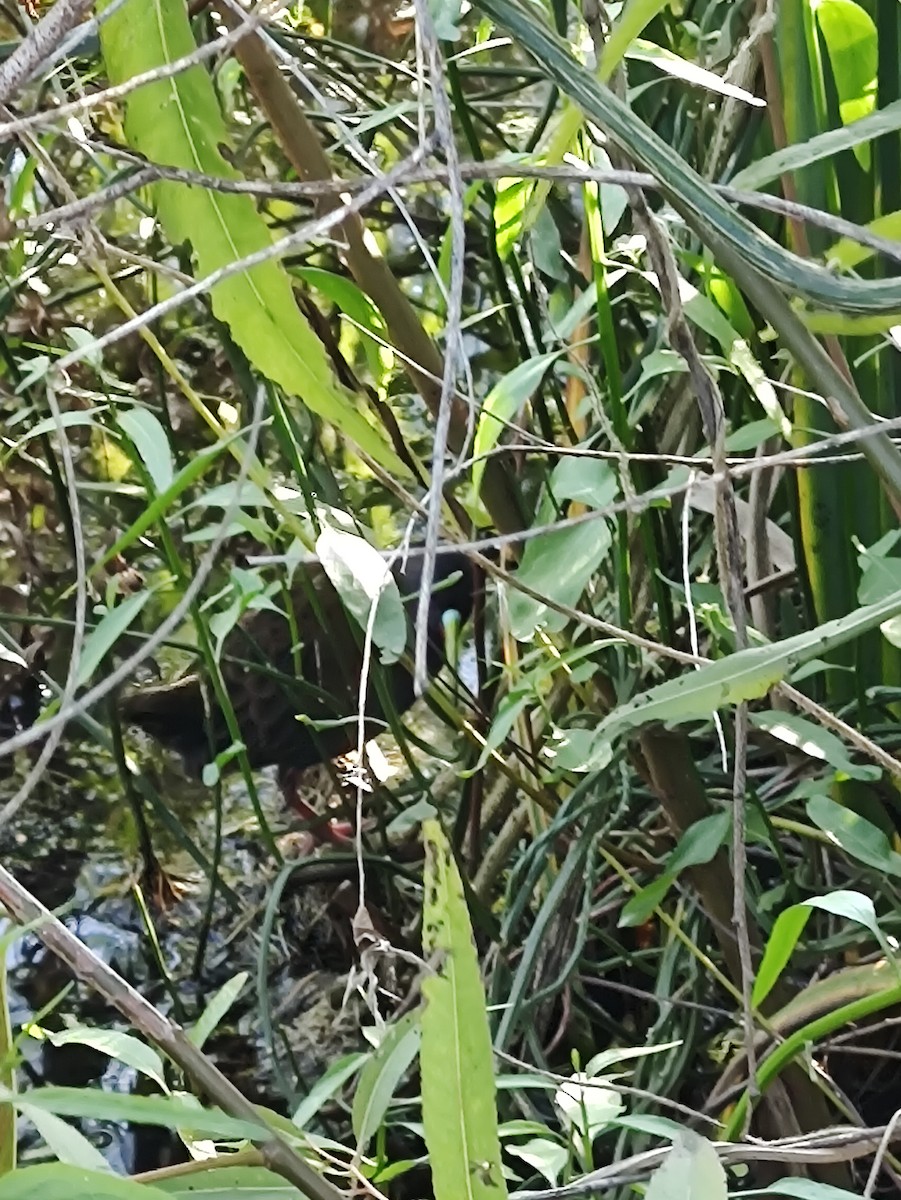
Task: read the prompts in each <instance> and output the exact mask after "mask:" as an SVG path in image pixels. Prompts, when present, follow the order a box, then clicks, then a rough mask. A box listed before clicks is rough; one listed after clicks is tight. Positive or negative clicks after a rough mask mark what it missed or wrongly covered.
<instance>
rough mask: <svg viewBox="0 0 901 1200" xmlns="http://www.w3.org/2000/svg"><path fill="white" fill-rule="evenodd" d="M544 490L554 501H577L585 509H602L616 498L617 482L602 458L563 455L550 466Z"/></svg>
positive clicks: (613, 473) (612, 471) (610, 468)
mask: <svg viewBox="0 0 901 1200" xmlns="http://www.w3.org/2000/svg"><path fill="white" fill-rule="evenodd" d="M548 489H549V491H550V493H551V495H552V496H553V498H554V499H555V500H558V501H559V500H578V501H579V502H580V503H582V504H587V505H588V507H589V508H605V507H606V506H607V505H608V504H612V503H613V501H614V500H615V499H616V495H617V493H618V492H619V481H618V479H617V478H616V474H615V472H614V470H613V468H612V467H611V466H610V464H609V463H608V462H604V460H603V459H598V458H578V457H575V456H573V457H571V458H570V457H568V456H567V457H565V458H563V459H561V461H560V462H559V463H558V464H557V466H556V467H554V470H553V472H552V473H551V479H550V483H549V484H548Z"/></svg>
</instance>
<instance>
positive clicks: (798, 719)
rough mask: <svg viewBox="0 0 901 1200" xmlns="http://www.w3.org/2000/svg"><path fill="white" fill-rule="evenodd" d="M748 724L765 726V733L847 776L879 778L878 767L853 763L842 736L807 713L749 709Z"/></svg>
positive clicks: (763, 727) (760, 727)
mask: <svg viewBox="0 0 901 1200" xmlns="http://www.w3.org/2000/svg"><path fill="white" fill-rule="evenodd" d="M751 724H752V725H756V727H757V728H758V729H765V730H766V731H767V733H769V734H771V735H772V736H773V737H775V738H778V739H779V740H780V741H781V742H785V744H786V745H788V746H794V748H795V749H796V750H800V751H801V753H802V754H807V755H809V756H810V757H811V758H818V759H820V760H821V761H822V762H828V763H829V765H830V766H831V767H834V768H835V769H836V771H840V772H841V773H842V774H843V775H847V776H848V778H849V779H878V778H879V774H880V772H879V768H878V767H876V766H870V765H869V764H866V765H863V766H860V765H858V764H857V763H855V762H854V761H853V760H852V759H851V757H850V755H849V754H848V751H847V749H846V747H845V743H844V742H843V741H842V740H841V738H838V737H836V736H835V734H834V733H830V731H829V730H828V729H824V728H823V727H822V725H817V723H816V722H815V721H810V720H808V719H807V717H802V716H799V715H798V714H797V713H783V712H777V711H775V710H772V711H770V712H756V713H752V714H751Z"/></svg>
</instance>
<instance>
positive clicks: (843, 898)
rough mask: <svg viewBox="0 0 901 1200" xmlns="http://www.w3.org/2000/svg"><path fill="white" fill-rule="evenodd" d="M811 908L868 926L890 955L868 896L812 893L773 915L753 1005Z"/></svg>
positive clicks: (788, 952)
mask: <svg viewBox="0 0 901 1200" xmlns="http://www.w3.org/2000/svg"><path fill="white" fill-rule="evenodd" d="M814 908H819V909H821V910H822V911H823V912H828V913H832V914H833V915H834V916H837V917H845V918H846V920H849V921H855V922H856V923H857V924H858V925H862V926H863V927H864V928H865V929H867V930H869V932H870V933H871V934H872V935H873V937H874V938H875V939H876V941H877V942H878V943H879V945H880V946H881V947H882V950H883V952H884V953H885V956H886V958H888V959H889V960H891V959H892V949H891V947H890V946H889V944H888V941H887V939H886V937H885V935H884V934H883V932H882V930H881V929H880V927H879V921H878V919H877V917H876V909H875V907H874V905H873V901H872V900H871V899H870V897H869V896H865V895H864V894H863V893H862V892H853V891H850V890H839V891H835V892H829V893H828V894H827V895H825V896H814V897H812V898H811V899H810V900H802V901H801V903H800V904H793V905H792V906H791V908H787V909H786V910H785V911H784V912H782V913H780V914H779V916H778V917H777V918H776V921H775V924H774V925H773V931H772V933H771V934H770V936H769V939H768V941H767V945H766V949H765V951H764V954H763V959H762V960H761V963H760V967H759V968H758V971H757V978H756V980H755V981H754V989H753V992H752V995H751V1003H752V1004H753V1005H754V1006H755V1007H756V1006H758V1005H760V1004H762V1003H763V1001H764V1000H765V999H766V997H767V996H768V995H769V993H770V990H771V989H772V987H773V984H774V983H775V982H776V980H777V979H778V978H779V976H780V975H781V974H782V971H783V968H784V967H785V964H786V963H787V962H788V960H789V958H790V957H791V954H792V951H793V950H794V948H795V945H796V944H797V941H798V938H799V937H800V936H801V933H802V932H803V930H804V926H805V925H806V924H807V921H808V919H809V917H810V912H811V909H814Z"/></svg>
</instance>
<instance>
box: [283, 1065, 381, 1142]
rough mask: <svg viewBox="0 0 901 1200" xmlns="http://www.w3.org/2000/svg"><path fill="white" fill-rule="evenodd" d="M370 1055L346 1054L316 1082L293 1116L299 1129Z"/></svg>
mask: <svg viewBox="0 0 901 1200" xmlns="http://www.w3.org/2000/svg"><path fill="white" fill-rule="evenodd" d="M369 1058H370V1055H369V1054H345V1055H344V1056H343V1057H341V1058H339V1059H338V1060H337V1061H336V1062H333V1063H332V1065H331V1066H330V1067H329V1068H328V1070H327V1071H326V1072H325V1074H324V1075H320V1077H319V1078H318V1079H317V1080H316V1082H315V1083H314V1084H313V1086H312V1087H311V1088H310V1090H309V1092H308V1093H307V1095H306V1096H304V1098H303V1100H302V1101H301V1102H300V1104H299V1105H298V1106H297V1108H296V1109H295V1110H294V1112H293V1113H292V1114H291V1122H292V1124H293V1125H296V1126H297V1128H298V1129H305V1128H306V1126H307V1125H308V1124H309V1123H310V1121H312V1119H313V1118H314V1117H315V1116H316V1114H317V1113H318V1112H319V1110H320V1108H322V1106H323V1104H325V1103H326V1101H327V1100H331V1098H332V1096H334V1095H335V1093H336V1092H337V1091H338V1089H339V1088H341V1087H343V1086H344V1084H345V1083H346V1082H347V1081H348V1079H350V1078H352V1077H353V1076H354V1075H356V1073H357V1072H358V1071H359V1070H360V1069H361V1068H362V1067H363V1066H364V1065H365V1064H366V1063H367V1062H368V1061H369Z"/></svg>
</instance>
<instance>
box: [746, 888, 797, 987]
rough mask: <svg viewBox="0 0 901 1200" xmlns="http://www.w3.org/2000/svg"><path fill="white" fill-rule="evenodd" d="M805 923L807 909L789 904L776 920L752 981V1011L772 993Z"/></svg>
mask: <svg viewBox="0 0 901 1200" xmlns="http://www.w3.org/2000/svg"><path fill="white" fill-rule="evenodd" d="M809 920H810V909H809V908H808V907H806V906H805V905H802V904H793V905H792V906H791V908H787V909H786V910H785V911H784V912H781V913H780V914H779V916H778V917H777V918H776V920H775V922H774V923H773V929H772V932H771V933H770V936H769V937H768V938H767V943H766V949H765V950H764V952H763V958H762V959H761V960H760V966H759V967H758V968H757V978H756V979H755V980H754V989H753V991H752V993H751V1004H752V1005H753V1006H754V1007H755V1008H757V1007H759V1006H760V1005H761V1004H763V1002H764V1000H765V999H766V998H767V996H768V995H769V994H770V992H771V991H772V989H773V986H774V984H775V983H776V981H777V980H778V978H779V976H780V975H781V974H782V972H783V970H784V969H785V965H786V963H787V962H788V960H789V959H790V958H791V956H792V951H793V950H794V948H795V946H796V945H797V942H798V938H799V937H800V936H801V934H802V933H803V932H804V926H805V925H806V924H807V922H808V921H809Z"/></svg>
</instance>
